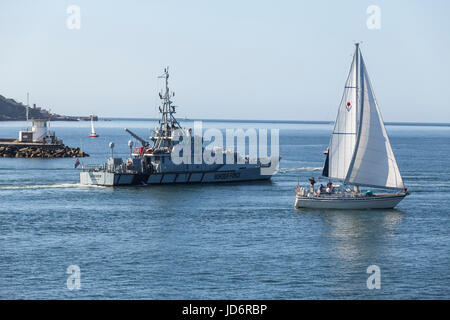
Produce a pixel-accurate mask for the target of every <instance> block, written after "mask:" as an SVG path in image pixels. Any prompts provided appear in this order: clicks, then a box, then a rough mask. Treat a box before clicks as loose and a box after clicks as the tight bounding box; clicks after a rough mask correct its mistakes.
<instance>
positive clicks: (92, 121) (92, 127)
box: [91, 118, 95, 134]
mask: <svg viewBox="0 0 450 320" xmlns="http://www.w3.org/2000/svg"><path fill="white" fill-rule="evenodd" d="M91 134H95V130H94V119H92V118H91Z"/></svg>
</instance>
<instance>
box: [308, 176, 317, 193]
mask: <svg viewBox="0 0 450 320" xmlns="http://www.w3.org/2000/svg"><path fill="white" fill-rule="evenodd" d="M309 182H310V183H311V189H310V192H311V193H314V184H315V183H316V180H315V179H314V177H312V178H309Z"/></svg>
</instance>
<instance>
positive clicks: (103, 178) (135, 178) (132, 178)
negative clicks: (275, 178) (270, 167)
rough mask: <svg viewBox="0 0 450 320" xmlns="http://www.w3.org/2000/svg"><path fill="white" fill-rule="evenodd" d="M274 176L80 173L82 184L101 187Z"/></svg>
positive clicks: (250, 171)
mask: <svg viewBox="0 0 450 320" xmlns="http://www.w3.org/2000/svg"><path fill="white" fill-rule="evenodd" d="M271 177H272V176H270V175H261V172H260V168H252V169H245V170H237V171H225V172H223V171H209V172H180V173H154V174H150V175H149V174H132V173H113V172H104V171H98V172H95V171H82V172H80V183H81V184H85V185H99V186H126V185H129V186H132V185H154V184H182V183H221V182H240V181H253V180H269V179H270V178H271Z"/></svg>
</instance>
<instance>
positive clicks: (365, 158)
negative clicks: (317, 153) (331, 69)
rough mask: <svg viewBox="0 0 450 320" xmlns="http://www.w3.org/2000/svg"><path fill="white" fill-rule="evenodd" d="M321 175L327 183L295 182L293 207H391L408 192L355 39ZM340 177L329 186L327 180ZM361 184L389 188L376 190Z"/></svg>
mask: <svg viewBox="0 0 450 320" xmlns="http://www.w3.org/2000/svg"><path fill="white" fill-rule="evenodd" d="M324 154H325V156H326V160H325V163H324V166H323V172H322V176H323V177H326V179H329V180H328V184H327V187H326V188H325V186H322V185H321V186H320V188H318V189H317V190H315V189H314V184H315V180H314V179H313V178H312V179H310V182H311V186H310V188H308V189H306V188H301V187H300V186H297V189H296V197H295V204H294V205H295V207H296V208H321V209H376V208H380V209H381V208H393V207H395V206H396V205H397V204H398V203H399V202H400V201H401V200H403V198H405V196H407V195H408V194H409V192H408V190H407V189H406V188H405V186H404V184H403V179H402V176H401V175H400V171H399V169H398V165H397V161H396V160H395V157H394V153H393V151H392V147H391V144H390V142H389V137H388V135H387V132H386V128H385V126H384V123H383V119H382V117H381V113H380V109H379V108H378V104H377V101H376V99H375V95H374V91H373V88H372V85H371V83H370V80H369V76H368V73H367V70H366V66H365V64H364V60H363V57H362V55H361V50H360V48H359V44H358V43H356V49H355V54H354V56H353V61H352V64H351V68H350V73H349V75H348V78H347V82H346V84H345V88H344V95H343V97H342V101H341V104H340V106H339V111H338V115H337V119H336V122H335V126H334V130H333V133H332V135H331V139H330V143H329V145H328V148H327V149H326V152H325V153H324ZM332 179H333V180H338V181H340V183H341V185H339V186H333V183H332V181H331V180H332ZM360 187H361V188H367V187H368V188H376V189H383V190H391V192H384V191H383V193H380V194H376V193H374V192H373V191H372V190H366V191H365V192H363V191H361V190H360Z"/></svg>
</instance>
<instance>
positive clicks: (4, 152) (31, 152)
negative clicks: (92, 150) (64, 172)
mask: <svg viewBox="0 0 450 320" xmlns="http://www.w3.org/2000/svg"><path fill="white" fill-rule="evenodd" d="M0 157H3V158H38V159H46V158H47V159H50V158H79V157H80V158H82V157H89V155H88V154H87V153H86V152H84V151H83V150H81V149H80V148H70V147H67V146H65V145H58V146H56V147H55V146H46V145H37V146H30V145H28V146H20V145H10V146H0Z"/></svg>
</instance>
